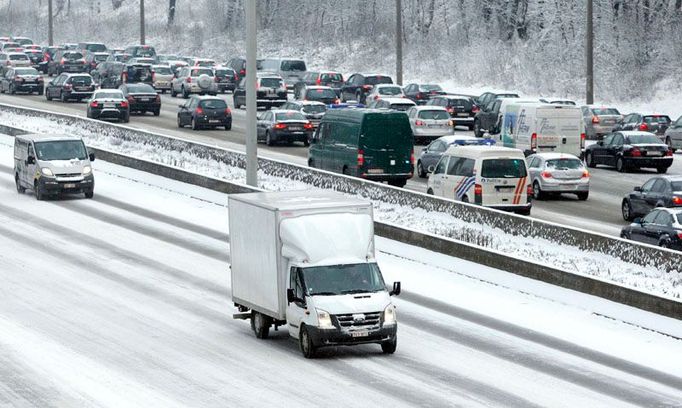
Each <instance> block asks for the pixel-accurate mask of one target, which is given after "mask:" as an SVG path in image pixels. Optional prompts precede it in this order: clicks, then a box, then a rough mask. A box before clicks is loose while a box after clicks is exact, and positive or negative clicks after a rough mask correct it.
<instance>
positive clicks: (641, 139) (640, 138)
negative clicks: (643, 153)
mask: <svg viewBox="0 0 682 408" xmlns="http://www.w3.org/2000/svg"><path fill="white" fill-rule="evenodd" d="M628 140H629V143H630V144H661V141H660V140H659V139H658V138H657V137H656V136H654V135H631V136H628Z"/></svg>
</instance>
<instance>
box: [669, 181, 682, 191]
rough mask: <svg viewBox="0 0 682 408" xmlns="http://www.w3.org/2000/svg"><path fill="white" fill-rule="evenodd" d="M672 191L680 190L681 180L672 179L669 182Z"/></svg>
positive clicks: (681, 188) (681, 187)
mask: <svg viewBox="0 0 682 408" xmlns="http://www.w3.org/2000/svg"><path fill="white" fill-rule="evenodd" d="M670 184H671V185H672V189H673V191H682V181H673V182H672V183H670Z"/></svg>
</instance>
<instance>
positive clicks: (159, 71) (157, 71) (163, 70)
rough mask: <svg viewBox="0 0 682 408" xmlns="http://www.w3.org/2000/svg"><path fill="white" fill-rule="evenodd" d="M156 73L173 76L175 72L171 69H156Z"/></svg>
mask: <svg viewBox="0 0 682 408" xmlns="http://www.w3.org/2000/svg"><path fill="white" fill-rule="evenodd" d="M154 72H156V73H157V74H160V75H172V74H173V71H171V69H170V68H169V67H154Z"/></svg>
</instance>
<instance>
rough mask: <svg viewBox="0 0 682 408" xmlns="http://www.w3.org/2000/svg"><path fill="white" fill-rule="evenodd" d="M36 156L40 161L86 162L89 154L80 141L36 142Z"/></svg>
mask: <svg viewBox="0 0 682 408" xmlns="http://www.w3.org/2000/svg"><path fill="white" fill-rule="evenodd" d="M35 146H36V155H37V156H38V159H40V160H46V161H47V160H72V159H78V160H85V159H87V157H88V153H87V151H86V150H85V145H84V144H83V142H82V141H80V140H59V141H53V142H36V143H35Z"/></svg>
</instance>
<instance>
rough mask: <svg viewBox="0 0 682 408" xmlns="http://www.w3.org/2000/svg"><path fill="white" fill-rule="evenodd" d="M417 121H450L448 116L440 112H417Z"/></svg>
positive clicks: (444, 112)
mask: <svg viewBox="0 0 682 408" xmlns="http://www.w3.org/2000/svg"><path fill="white" fill-rule="evenodd" d="M419 119H435V120H442V119H450V114H449V113H447V112H446V111H442V110H423V111H421V112H419Z"/></svg>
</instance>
